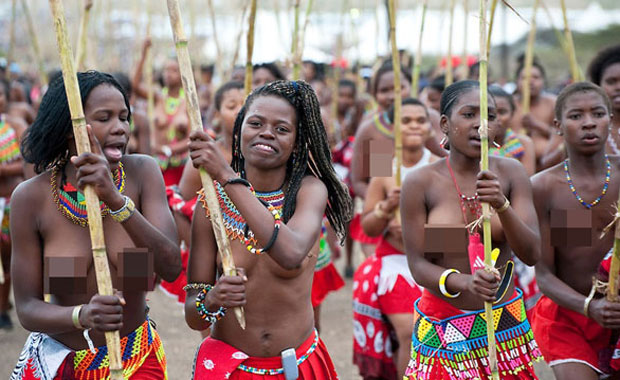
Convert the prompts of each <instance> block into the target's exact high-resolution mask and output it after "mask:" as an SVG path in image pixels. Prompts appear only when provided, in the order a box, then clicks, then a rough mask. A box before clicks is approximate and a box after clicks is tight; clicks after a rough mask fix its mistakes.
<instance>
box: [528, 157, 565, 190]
mask: <svg viewBox="0 0 620 380" xmlns="http://www.w3.org/2000/svg"><path fill="white" fill-rule="evenodd" d="M562 165H563V163H562V162H561V163H559V164H557V165H555V166H552V167H550V168H547V169H545V170H543V171H541V172H539V173H536V174H535V175H534V176H532V177H531V181H532V188H533V189H534V191H538V190H545V189H548V188H550V187H551V186H553V184H554V183H555V182H557V180H558V178H560V175H564V171H563V170H564V169H563V168H562Z"/></svg>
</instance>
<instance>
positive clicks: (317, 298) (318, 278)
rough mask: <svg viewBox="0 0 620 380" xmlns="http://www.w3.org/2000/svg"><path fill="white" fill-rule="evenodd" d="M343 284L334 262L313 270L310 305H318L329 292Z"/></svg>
mask: <svg viewBox="0 0 620 380" xmlns="http://www.w3.org/2000/svg"><path fill="white" fill-rule="evenodd" d="M343 286H344V280H343V279H342V277H341V276H340V273H338V270H337V269H336V267H335V266H334V263H332V262H330V263H329V264H327V266H326V267H325V268H323V269H321V270H318V271H315V272H314V278H313V280H312V295H311V298H312V307H317V306H319V305H320V304H321V302H323V300H325V297H327V295H328V294H329V293H331V292H335V291H336V290H338V289H340V288H342V287H343Z"/></svg>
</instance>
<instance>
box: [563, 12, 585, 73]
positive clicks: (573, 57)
mask: <svg viewBox="0 0 620 380" xmlns="http://www.w3.org/2000/svg"><path fill="white" fill-rule="evenodd" d="M560 4H561V5H562V16H563V18H564V36H565V38H566V48H567V52H568V59H569V62H570V71H571V76H572V77H573V82H578V81H580V80H583V76H582V75H581V70H579V63H577V54H576V53H575V44H574V42H573V33H572V32H571V30H570V25H568V16H567V15H566V2H565V0H560Z"/></svg>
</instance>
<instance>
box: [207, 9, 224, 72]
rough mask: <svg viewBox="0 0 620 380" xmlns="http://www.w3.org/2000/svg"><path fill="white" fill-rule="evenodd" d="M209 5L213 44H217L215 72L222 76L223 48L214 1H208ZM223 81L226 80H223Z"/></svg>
mask: <svg viewBox="0 0 620 380" xmlns="http://www.w3.org/2000/svg"><path fill="white" fill-rule="evenodd" d="M207 5H208V8H209V17H210V18H211V29H212V32H213V43H214V44H215V72H216V73H217V74H218V75H220V74H222V48H221V47H220V42H219V39H218V38H217V25H216V23H215V9H214V7H213V0H208V1H207ZM222 80H225V79H224V78H222Z"/></svg>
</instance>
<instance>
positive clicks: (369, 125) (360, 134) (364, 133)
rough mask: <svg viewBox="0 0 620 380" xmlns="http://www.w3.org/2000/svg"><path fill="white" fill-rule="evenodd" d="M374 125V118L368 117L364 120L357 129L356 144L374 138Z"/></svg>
mask: <svg viewBox="0 0 620 380" xmlns="http://www.w3.org/2000/svg"><path fill="white" fill-rule="evenodd" d="M373 123H374V121H373V118H372V117H368V118H365V119H364V120H362V122H361V123H360V125H359V127H358V128H357V132H355V141H356V143H357V142H358V141H362V140H366V139H368V138H370V137H371V136H372V131H373V128H374V125H373Z"/></svg>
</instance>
